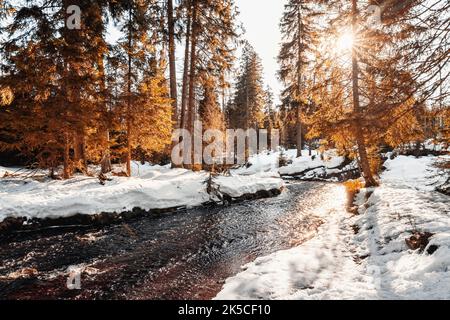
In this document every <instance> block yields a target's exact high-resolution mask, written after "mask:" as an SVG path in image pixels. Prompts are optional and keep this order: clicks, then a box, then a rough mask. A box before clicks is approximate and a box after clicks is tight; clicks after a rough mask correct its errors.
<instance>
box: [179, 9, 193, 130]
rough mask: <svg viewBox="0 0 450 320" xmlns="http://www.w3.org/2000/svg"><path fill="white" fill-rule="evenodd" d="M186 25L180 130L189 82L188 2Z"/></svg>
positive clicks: (183, 124)
mask: <svg viewBox="0 0 450 320" xmlns="http://www.w3.org/2000/svg"><path fill="white" fill-rule="evenodd" d="M187 15H188V17H187V25H186V43H185V49H184V68H183V88H182V92H181V111H180V112H181V125H180V127H181V128H182V129H186V128H187V125H186V118H187V117H186V112H187V110H186V107H187V94H188V81H189V59H190V57H189V44H190V41H191V39H190V38H191V7H190V2H189V1H188V12H187Z"/></svg>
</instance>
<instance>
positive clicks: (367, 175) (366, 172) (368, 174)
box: [352, 0, 377, 187]
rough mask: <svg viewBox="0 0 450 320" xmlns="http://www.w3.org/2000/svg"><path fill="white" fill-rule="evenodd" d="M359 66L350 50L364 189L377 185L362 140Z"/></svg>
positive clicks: (354, 9)
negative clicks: (364, 182)
mask: <svg viewBox="0 0 450 320" xmlns="http://www.w3.org/2000/svg"><path fill="white" fill-rule="evenodd" d="M357 14H358V7H357V0H352V15H353V23H352V27H353V34H356V31H357V28H356V24H357V20H356V18H357ZM358 76H359V66H358V57H357V53H356V48H355V47H353V48H352V84H353V112H354V122H353V123H354V134H355V138H356V143H357V145H358V154H359V160H360V164H361V170H362V174H363V177H364V180H365V181H366V187H373V186H376V185H377V183H376V181H375V179H374V177H373V174H372V170H371V169H370V163H369V157H368V155H367V147H366V142H365V138H364V132H363V130H362V127H361V120H362V119H361V118H362V117H361V105H360V98H359V79H358Z"/></svg>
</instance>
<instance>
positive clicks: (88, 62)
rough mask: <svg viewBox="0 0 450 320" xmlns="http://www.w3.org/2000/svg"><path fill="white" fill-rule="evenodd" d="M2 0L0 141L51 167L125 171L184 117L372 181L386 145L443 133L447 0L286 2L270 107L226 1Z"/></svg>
mask: <svg viewBox="0 0 450 320" xmlns="http://www.w3.org/2000/svg"><path fill="white" fill-rule="evenodd" d="M21 2H23V3H21ZM69 5H75V6H78V8H82V10H81V12H80V13H81V16H80V17H79V23H80V25H79V28H67V27H66V24H68V23H70V22H71V21H72V20H73V19H75V22H76V19H77V18H76V17H74V16H73V14H75V13H76V12H75V11H73V12H72V11H70V10H68V8H69V9H70V7H69ZM376 6H378V7H376ZM1 8H2V11H1V19H2V21H3V22H2V24H1V26H2V28H1V54H2V60H1V73H0V90H1V109H0V117H1V121H0V150H1V152H2V154H4V155H8V157H9V158H10V159H11V161H12V162H14V161H17V159H20V161H19V162H21V164H24V165H29V166H37V167H39V168H48V169H49V170H50V171H51V174H52V175H56V173H55V172H56V169H57V168H58V167H60V166H62V167H63V170H62V173H61V175H62V177H64V178H69V177H71V176H72V175H73V173H74V172H86V170H87V166H88V164H101V165H102V171H103V172H108V170H109V169H110V166H111V165H110V163H126V173H127V174H128V175H129V174H130V162H131V159H138V160H146V161H152V162H156V163H163V162H167V161H170V148H171V146H173V144H172V142H171V133H172V130H173V129H175V128H184V129H187V130H191V131H192V130H193V122H194V121H195V120H200V121H202V123H203V128H204V129H208V128H214V129H219V130H224V128H242V129H248V128H256V129H260V128H264V129H267V130H269V131H270V130H271V129H273V128H274V129H281V136H282V142H281V144H282V145H283V146H286V147H288V146H291V147H292V146H294V147H295V146H298V149H299V150H301V149H302V147H303V146H304V145H305V144H306V145H307V146H309V147H311V148H314V149H316V148H319V147H322V148H331V147H337V148H338V149H339V150H340V151H341V152H342V153H344V154H346V155H348V156H350V157H353V158H357V159H358V161H359V164H360V168H361V171H362V173H363V175H364V178H365V179H366V181H367V183H368V184H369V185H373V184H375V181H374V179H373V176H374V174H375V173H376V172H377V170H378V169H379V165H380V160H379V157H378V156H377V155H378V153H379V150H380V149H381V148H386V147H387V148H389V147H390V148H395V147H398V146H400V145H402V144H407V143H409V142H411V141H423V140H424V139H425V138H433V139H436V138H440V139H442V140H445V139H448V131H447V132H444V134H443V135H442V134H441V131H442V130H441V129H442V128H443V127H444V126H445V125H447V126H448V121H449V115H448V94H449V90H448V89H449V88H448V83H449V82H448V77H449V69H448V59H449V47H448V45H449V44H448V42H449V41H448V37H449V30H448V29H449V28H448V24H449V20H448V16H447V15H446V14H441V15H438V14H435V12H447V13H448V11H449V4H448V3H446V1H439V0H435V1H404V2H401V3H400V2H396V1H368V2H367V3H366V2H363V1H347V2H342V1H325V0H324V1H320V0H317V1H300V0H292V1H290V2H289V3H288V4H287V5H286V9H285V12H284V15H283V17H282V21H281V24H280V28H281V31H282V34H283V42H282V44H281V49H280V52H279V56H278V61H279V64H280V70H279V78H280V79H281V81H282V83H283V84H284V90H283V92H282V97H281V104H280V105H275V104H274V99H273V93H272V92H271V90H270V88H268V87H266V85H265V84H264V80H263V76H262V68H263V67H262V64H261V61H260V59H259V57H258V53H257V52H255V50H254V49H253V48H252V46H251V44H250V43H249V42H248V41H247V40H245V34H244V31H243V30H242V28H241V27H240V25H239V23H238V22H237V19H236V17H237V15H238V9H237V7H236V5H235V4H234V2H233V1H225V0H223V1H219V0H205V1H202V0H186V1H178V2H177V3H176V4H174V3H173V1H172V0H168V1H156V0H142V1H117V0H115V1H96V2H92V1H62V0H55V1H50V0H46V1H7V0H2V2H1ZM373 8H378V9H377V10H374V9H373ZM380 8H382V10H381V9H380ZM427 8H428V9H429V10H424V9H427ZM377 15H378V16H377ZM377 19H378V20H379V23H381V22H382V27H381V26H377V23H378V22H377ZM425 22H426V23H425ZM111 26H114V27H115V28H116V29H117V30H118V33H119V36H118V40H117V41H116V42H109V41H108V39H107V32H108V29H109V28H111ZM274 45H276V44H274ZM177 49H178V51H177ZM237 51H242V54H241V56H240V57H239V59H238V61H235V60H237ZM176 52H178V53H179V59H178V61H177V56H176ZM427 121H428V122H427ZM444 123H445V124H444ZM193 169H196V168H193Z"/></svg>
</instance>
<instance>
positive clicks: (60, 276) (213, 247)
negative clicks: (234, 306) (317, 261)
mask: <svg viewBox="0 0 450 320" xmlns="http://www.w3.org/2000/svg"><path fill="white" fill-rule="evenodd" d="M337 192H341V191H340V189H339V185H338V184H331V183H320V182H292V183H288V184H287V186H286V189H285V191H284V192H283V193H282V194H281V195H280V196H278V197H276V198H269V199H261V200H255V201H248V202H242V203H238V204H232V205H230V206H215V207H201V208H195V209H191V210H187V211H184V212H178V213H174V214H165V215H158V216H155V217H142V218H139V219H136V220H134V221H129V222H126V223H123V224H119V225H110V226H106V227H102V228H93V227H91V228H72V229H66V228H52V229H47V230H41V231H34V232H27V233H24V232H22V233H16V234H13V235H11V236H9V237H8V238H6V239H3V240H1V242H0V300H2V299H106V300H114V299H169V300H172V299H177V300H180V299H181V300H184V299H190V300H191V299H194V300H195V299H211V298H214V297H215V296H216V295H217V293H218V292H219V291H220V290H221V288H222V286H223V284H224V282H225V280H226V279H227V278H228V277H230V276H233V275H235V274H237V273H239V272H240V271H241V270H242V267H243V266H244V265H245V264H247V263H249V262H251V261H254V260H255V259H256V258H257V257H261V256H266V255H268V254H271V253H273V252H276V251H279V250H284V249H289V248H292V247H294V246H298V245H299V244H301V243H303V242H305V241H307V240H308V239H310V238H312V237H313V236H314V234H315V231H316V230H317V228H318V227H319V226H320V224H321V223H322V220H321V218H319V217H318V215H317V212H318V210H319V209H320V206H321V205H322V204H323V203H324V202H326V201H328V200H329V199H330V197H333V196H335V195H336V194H337ZM68 279H70V281H69V286H68ZM78 280H79V281H78Z"/></svg>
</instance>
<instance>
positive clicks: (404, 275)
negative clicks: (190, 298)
mask: <svg viewBox="0 0 450 320" xmlns="http://www.w3.org/2000/svg"><path fill="white" fill-rule="evenodd" d="M441 158H446V159H448V158H449V157H448V156H445V157H441ZM437 159H438V158H437V157H423V158H414V157H404V156H401V157H397V158H395V159H394V160H389V161H387V162H386V164H385V167H387V169H388V170H387V171H386V172H384V173H383V174H382V175H381V182H382V184H381V186H380V187H378V188H375V189H372V190H363V191H362V192H361V193H360V194H359V195H358V197H357V204H358V205H359V212H360V215H357V216H351V215H350V214H349V213H347V212H346V211H345V208H344V203H345V200H344V196H343V194H344V192H341V193H342V194H340V193H339V192H337V194H331V195H330V199H335V201H334V202H336V203H335V204H334V205H333V206H330V204H328V203H325V204H323V207H324V212H328V214H327V215H326V217H325V219H326V222H325V223H324V224H323V225H322V226H321V227H320V228H319V230H318V234H317V236H316V237H315V238H313V239H312V240H310V241H308V242H306V243H304V244H302V245H300V246H299V247H296V248H293V249H290V250H285V251H279V252H276V253H274V254H272V255H269V256H267V257H263V258H258V259H257V260H256V261H254V262H252V263H250V264H248V265H246V266H245V267H244V269H245V271H243V272H242V273H240V274H238V275H236V276H234V277H232V278H230V279H228V280H227V281H226V283H225V286H224V287H223V290H222V291H221V292H220V293H219V294H218V296H217V297H216V299H220V300H221V299H252V300H253V299H450V268H449V266H450V205H449V203H450V201H449V200H450V198H449V197H448V196H445V195H443V194H440V193H438V192H436V191H434V190H433V189H434V187H433V185H434V184H435V183H437V182H438V181H440V179H443V177H439V176H438V175H437V169H436V168H434V167H433V163H434V162H435V161H436V160H437ZM367 198H368V199H367ZM355 230H356V231H357V232H356V231H355ZM414 230H416V231H420V232H431V233H433V234H434V236H432V237H431V238H430V242H429V244H428V246H427V248H425V250H423V252H421V251H420V250H416V251H413V250H410V249H408V247H407V245H406V242H405V240H406V239H407V238H409V237H411V235H412V231H414ZM355 233H356V234H355ZM430 246H437V247H435V248H434V249H437V250H436V251H435V252H434V253H432V254H431V253H428V249H429V248H430Z"/></svg>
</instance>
